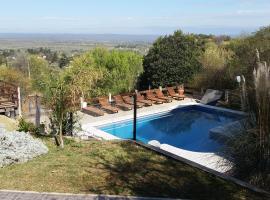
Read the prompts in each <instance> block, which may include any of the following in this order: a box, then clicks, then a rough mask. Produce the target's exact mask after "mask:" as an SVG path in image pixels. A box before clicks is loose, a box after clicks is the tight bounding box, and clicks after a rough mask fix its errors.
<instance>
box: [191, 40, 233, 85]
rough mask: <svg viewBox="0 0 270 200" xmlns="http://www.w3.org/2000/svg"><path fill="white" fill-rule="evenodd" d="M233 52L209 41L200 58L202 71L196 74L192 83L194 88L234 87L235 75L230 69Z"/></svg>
mask: <svg viewBox="0 0 270 200" xmlns="http://www.w3.org/2000/svg"><path fill="white" fill-rule="evenodd" d="M232 58H233V52H232V51H231V50H227V49H226V48H224V47H223V46H218V45H216V44H215V43H212V42H211V43H208V44H207V45H206V49H205V51H204V52H203V53H202V55H201V56H200V58H199V61H200V63H201V64H202V71H201V72H200V73H198V74H196V75H195V77H194V80H192V81H191V82H190V85H191V86H192V87H194V88H198V89H201V88H211V89H219V90H223V89H233V88H234V87H235V85H236V81H235V76H234V74H232V73H231V70H230V65H229V63H230V61H231V60H232Z"/></svg>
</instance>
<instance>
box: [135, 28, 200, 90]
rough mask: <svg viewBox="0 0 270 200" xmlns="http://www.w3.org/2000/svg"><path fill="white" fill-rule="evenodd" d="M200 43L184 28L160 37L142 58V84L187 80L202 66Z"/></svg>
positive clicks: (142, 86)
mask: <svg viewBox="0 0 270 200" xmlns="http://www.w3.org/2000/svg"><path fill="white" fill-rule="evenodd" d="M200 44H201V41H200V40H198V39H197V38H196V37H195V36H194V35H190V34H184V33H183V32H181V31H176V32H175V33H174V34H173V35H169V36H165V37H160V38H159V39H157V41H155V43H154V44H153V47H152V48H151V49H150V50H149V53H148V54H147V55H146V56H145V57H144V60H143V67H144V73H143V75H142V77H141V84H140V86H141V88H144V89H145V88H148V86H152V87H158V86H167V85H175V84H180V83H185V82H187V81H188V80H189V79H190V78H192V76H193V74H194V73H195V72H197V71H198V70H199V69H200V68H201V64H200V62H199V61H198V57H199V55H200V52H201V46H200Z"/></svg>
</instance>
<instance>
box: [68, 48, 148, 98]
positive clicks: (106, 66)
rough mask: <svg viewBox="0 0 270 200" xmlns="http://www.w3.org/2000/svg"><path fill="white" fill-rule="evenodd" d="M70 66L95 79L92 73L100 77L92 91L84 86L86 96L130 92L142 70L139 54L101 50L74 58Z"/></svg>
mask: <svg viewBox="0 0 270 200" xmlns="http://www.w3.org/2000/svg"><path fill="white" fill-rule="evenodd" d="M71 66H73V67H76V68H80V69H83V71H84V72H86V71H88V72H89V73H92V77H95V76H94V75H93V74H94V73H97V74H99V75H98V77H102V78H100V79H98V80H97V83H96V85H95V88H94V89H92V90H91V87H90V86H91V84H90V85H88V86H84V87H88V92H87V93H85V94H86V96H100V95H107V94H108V93H109V92H110V93H112V94H116V93H121V92H128V91H131V90H132V89H134V86H135V84H136V82H137V78H138V76H139V75H140V74H141V73H142V70H143V67H142V57H141V56H140V55H139V54H137V53H135V52H131V51H119V50H112V51H108V50H106V49H103V48H96V49H94V50H93V51H90V52H87V53H85V54H83V55H81V56H79V57H77V58H75V59H74V61H73V62H72V63H71ZM78 79H79V77H78ZM90 80H91V79H90ZM84 91H86V88H85V89H84Z"/></svg>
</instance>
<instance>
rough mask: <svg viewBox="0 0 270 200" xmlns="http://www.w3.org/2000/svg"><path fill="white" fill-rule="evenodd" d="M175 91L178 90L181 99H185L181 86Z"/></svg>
mask: <svg viewBox="0 0 270 200" xmlns="http://www.w3.org/2000/svg"><path fill="white" fill-rule="evenodd" d="M177 89H178V93H179V95H180V96H181V97H183V99H185V98H186V96H185V95H184V93H185V89H184V87H183V86H178V87H177Z"/></svg>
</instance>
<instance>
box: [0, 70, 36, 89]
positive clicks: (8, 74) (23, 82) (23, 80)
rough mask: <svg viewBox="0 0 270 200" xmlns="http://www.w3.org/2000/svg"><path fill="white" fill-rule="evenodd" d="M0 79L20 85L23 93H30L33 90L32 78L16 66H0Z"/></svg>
mask: <svg viewBox="0 0 270 200" xmlns="http://www.w3.org/2000/svg"><path fill="white" fill-rule="evenodd" d="M0 80H1V81H5V82H7V83H12V84H14V85H16V86H19V87H20V88H21V91H22V93H23V94H28V93H29V92H30V90H31V82H30V80H29V79H28V78H27V76H25V74H24V73H23V72H21V71H20V70H18V69H15V68H14V67H9V66H8V67H7V66H4V65H2V66H0Z"/></svg>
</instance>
